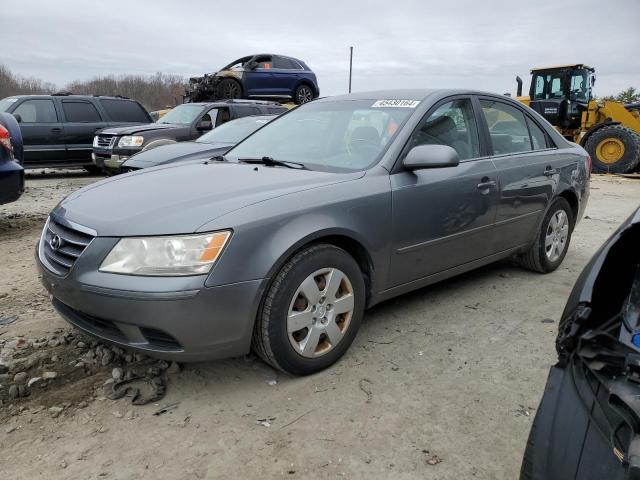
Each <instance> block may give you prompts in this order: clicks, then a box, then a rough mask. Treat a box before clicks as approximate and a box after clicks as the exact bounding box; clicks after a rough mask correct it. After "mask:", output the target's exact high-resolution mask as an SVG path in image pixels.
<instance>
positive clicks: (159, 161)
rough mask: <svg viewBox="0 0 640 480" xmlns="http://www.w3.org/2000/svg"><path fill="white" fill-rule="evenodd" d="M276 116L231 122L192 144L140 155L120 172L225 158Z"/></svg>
mask: <svg viewBox="0 0 640 480" xmlns="http://www.w3.org/2000/svg"><path fill="white" fill-rule="evenodd" d="M274 118H276V116H275V115H257V116H252V117H242V118H237V119H235V120H231V121H229V122H227V123H225V124H224V125H221V126H219V127H217V128H215V129H213V130H211V131H210V132H208V133H205V134H204V135H202V136H201V137H199V138H198V139H196V140H194V141H193V142H180V143H174V144H173V145H165V146H163V147H158V148H154V149H153V150H151V151H146V152H140V153H137V154H136V155H134V156H133V157H131V158H130V159H129V160H126V161H125V162H124V163H123V164H122V167H121V169H122V171H123V172H130V171H133V170H140V169H141V168H149V167H157V166H158V165H167V164H169V163H176V162H185V161H189V160H197V159H202V160H206V159H210V158H214V157H217V156H218V155H224V154H225V153H226V152H227V151H229V149H231V147H233V146H234V145H235V144H236V143H238V142H239V141H241V140H244V139H245V138H246V137H248V136H249V135H251V134H252V133H253V132H255V131H256V130H258V129H259V128H261V127H264V126H265V125H266V124H267V123H269V122H270V121H271V120H273V119H274Z"/></svg>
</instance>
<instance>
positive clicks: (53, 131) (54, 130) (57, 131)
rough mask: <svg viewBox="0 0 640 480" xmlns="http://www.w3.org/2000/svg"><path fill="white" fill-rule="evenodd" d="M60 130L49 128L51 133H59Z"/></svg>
mask: <svg viewBox="0 0 640 480" xmlns="http://www.w3.org/2000/svg"><path fill="white" fill-rule="evenodd" d="M60 132H62V129H61V128H58V127H53V128H52V129H51V133H60Z"/></svg>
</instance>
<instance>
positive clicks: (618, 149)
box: [584, 125, 640, 173]
mask: <svg viewBox="0 0 640 480" xmlns="http://www.w3.org/2000/svg"><path fill="white" fill-rule="evenodd" d="M584 147H585V149H586V150H587V152H589V155H591V159H592V161H593V170H594V172H599V173H628V172H632V171H633V170H634V169H635V168H636V167H637V166H638V163H639V162H640V135H638V134H637V133H636V132H635V131H633V130H632V129H630V128H627V127H623V126H622V125H610V126H607V127H602V128H601V129H599V130H596V131H595V132H594V133H593V135H591V136H590V137H589V139H588V140H587V142H586V143H585V146H584Z"/></svg>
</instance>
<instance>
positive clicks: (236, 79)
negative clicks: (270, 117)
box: [185, 53, 320, 104]
mask: <svg viewBox="0 0 640 480" xmlns="http://www.w3.org/2000/svg"><path fill="white" fill-rule="evenodd" d="M319 95H320V88H319V87H318V80H317V79H316V74H315V73H313V72H312V71H311V69H310V68H309V67H308V66H307V64H306V63H304V62H303V61H302V60H298V59H297V58H293V57H285V56H284V55H274V54H270V53H264V54H258V55H250V56H248V57H242V58H239V59H238V60H235V61H233V62H231V63H230V64H229V65H227V66H226V67H224V68H223V69H222V70H220V71H218V72H216V73H212V74H205V75H204V76H202V77H192V78H190V79H189V88H188V89H187V91H186V94H185V100H186V101H189V102H205V101H213V100H219V99H231V98H270V99H284V100H289V99H290V100H293V101H294V102H295V103H296V104H301V103H306V102H309V101H311V100H313V99H314V98H317V97H318V96H319Z"/></svg>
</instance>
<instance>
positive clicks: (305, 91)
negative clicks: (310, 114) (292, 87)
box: [293, 83, 314, 105]
mask: <svg viewBox="0 0 640 480" xmlns="http://www.w3.org/2000/svg"><path fill="white" fill-rule="evenodd" d="M313 99H314V94H313V89H312V88H311V87H310V86H309V85H307V84H306V83H303V84H302V85H298V88H296V91H295V93H294V95H293V101H294V102H295V104H296V105H302V104H303V103H307V102H310V101H311V100H313Z"/></svg>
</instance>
